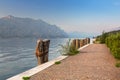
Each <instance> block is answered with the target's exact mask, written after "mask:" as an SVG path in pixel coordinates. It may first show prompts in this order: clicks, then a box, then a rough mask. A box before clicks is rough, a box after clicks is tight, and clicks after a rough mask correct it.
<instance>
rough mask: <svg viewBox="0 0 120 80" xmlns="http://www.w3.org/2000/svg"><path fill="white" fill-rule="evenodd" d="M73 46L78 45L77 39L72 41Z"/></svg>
mask: <svg viewBox="0 0 120 80" xmlns="http://www.w3.org/2000/svg"><path fill="white" fill-rule="evenodd" d="M72 46H73V47H76V40H75V39H74V40H73V41H72Z"/></svg>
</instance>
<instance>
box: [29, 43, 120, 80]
mask: <svg viewBox="0 0 120 80" xmlns="http://www.w3.org/2000/svg"><path fill="white" fill-rule="evenodd" d="M30 80H120V69H119V68H116V67H115V59H114V57H113V56H112V55H111V54H110V51H109V49H108V48H107V47H106V45H104V44H90V45H89V46H88V47H86V48H84V49H82V50H81V51H80V54H77V55H74V56H70V57H68V58H66V59H64V60H62V61H61V64H59V65H52V66H51V67H49V68H47V69H45V70H43V71H41V72H39V73H37V74H35V75H33V76H31V78H30Z"/></svg>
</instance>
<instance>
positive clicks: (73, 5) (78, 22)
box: [0, 0, 120, 33]
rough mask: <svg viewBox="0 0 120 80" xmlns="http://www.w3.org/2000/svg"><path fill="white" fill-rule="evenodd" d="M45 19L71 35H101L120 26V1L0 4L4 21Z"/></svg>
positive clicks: (6, 0) (15, 0) (0, 0)
mask: <svg viewBox="0 0 120 80" xmlns="http://www.w3.org/2000/svg"><path fill="white" fill-rule="evenodd" d="M6 15H13V16H17V17H30V18H34V19H42V20H44V21H46V22H48V23H50V24H56V25H57V26H59V27H61V28H62V29H64V30H65V31H67V32H71V31H78V32H92V33H100V32H102V31H103V30H106V29H110V28H114V27H119V26H120V0H0V17H3V16H6Z"/></svg>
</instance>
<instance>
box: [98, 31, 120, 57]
mask: <svg viewBox="0 0 120 80" xmlns="http://www.w3.org/2000/svg"><path fill="white" fill-rule="evenodd" d="M97 40H100V42H101V43H105V44H106V45H107V46H108V47H109V48H110V50H111V52H112V55H113V56H114V57H115V58H117V59H120V31H118V32H113V33H112V32H109V33H104V32H103V34H102V35H101V36H98V37H97Z"/></svg>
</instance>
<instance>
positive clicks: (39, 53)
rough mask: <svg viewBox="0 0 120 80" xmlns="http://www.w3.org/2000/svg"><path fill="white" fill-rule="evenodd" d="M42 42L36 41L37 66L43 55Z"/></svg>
mask: <svg viewBox="0 0 120 80" xmlns="http://www.w3.org/2000/svg"><path fill="white" fill-rule="evenodd" d="M42 46H43V41H42V40H38V41H37V46H36V52H35V54H36V57H37V61H38V65H40V64H42V63H43V62H42V60H43V59H42V55H43V48H42Z"/></svg>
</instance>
